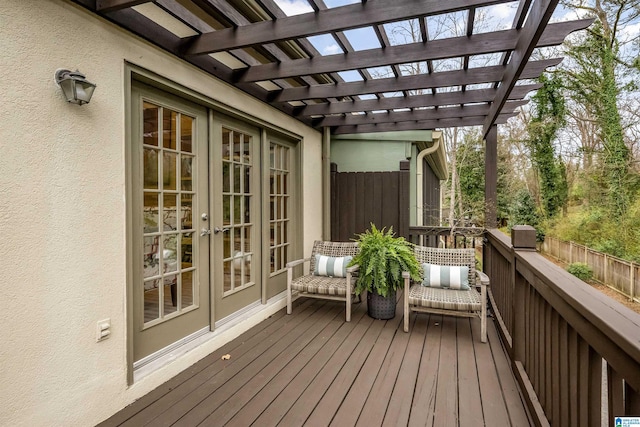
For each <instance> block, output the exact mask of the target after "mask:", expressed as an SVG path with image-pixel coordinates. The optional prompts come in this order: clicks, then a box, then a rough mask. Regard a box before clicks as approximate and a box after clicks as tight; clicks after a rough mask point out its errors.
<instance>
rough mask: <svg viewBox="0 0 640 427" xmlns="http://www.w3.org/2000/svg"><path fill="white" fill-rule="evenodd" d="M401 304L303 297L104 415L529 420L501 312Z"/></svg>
mask: <svg viewBox="0 0 640 427" xmlns="http://www.w3.org/2000/svg"><path fill="white" fill-rule="evenodd" d="M399 297H401V295H399ZM399 302H401V300H399ZM396 313H397V315H396V317H395V318H394V319H391V320H389V321H383V320H374V319H371V318H369V317H368V316H367V315H366V302H362V303H360V304H354V306H353V316H352V321H351V322H349V323H347V322H344V306H343V304H342V303H339V302H333V301H322V300H312V299H299V300H297V301H295V303H294V311H293V314H292V315H290V316H287V315H285V314H284V310H282V311H280V312H278V313H276V314H275V315H273V316H271V317H270V318H269V319H267V320H265V321H264V322H262V323H260V324H259V325H256V326H255V327H254V328H252V329H251V330H249V331H247V332H245V333H244V334H242V335H241V336H239V337H238V338H237V339H235V340H233V341H231V342H230V343H228V344H226V345H224V346H223V347H221V348H220V349H218V350H216V351H214V352H213V353H211V354H210V355H209V356H207V357H206V358H204V359H203V360H202V361H200V362H198V363H196V364H195V365H193V366H192V367H190V368H188V369H187V370H185V371H184V372H182V373H181V374H179V375H177V376H176V377H174V378H172V379H171V380H170V381H168V382H167V383H165V384H164V385H162V386H160V387H158V388H157V389H156V390H154V391H152V392H151V393H149V394H147V395H146V396H144V397H142V398H141V399H139V400H138V401H136V402H134V403H133V404H132V405H130V406H128V407H127V408H124V409H123V410H122V411H120V412H118V413H117V414H115V415H114V416H113V417H111V418H110V419H108V420H106V421H105V422H104V423H102V424H101V425H102V426H105V427H108V426H120V425H125V426H127V425H130V426H134V425H135V426H143V425H153V426H154V427H155V426H169V425H174V426H195V425H202V426H219V425H227V426H249V425H255V426H261V427H262V426H277V425H282V426H298V425H308V426H316V425H318V426H320V425H322V426H326V425H331V424H332V425H336V426H355V425H362V426H376V425H387V426H401V425H420V426H425V425H426V426H440V425H452V426H458V425H459V426H465V427H466V426H476V425H480V426H481V425H487V426H493V425H500V426H509V425H512V426H525V425H529V423H530V421H529V418H528V414H527V411H526V409H525V408H524V405H523V403H522V400H521V395H520V392H519V389H518V385H517V383H516V381H515V379H514V377H513V374H512V372H511V370H510V367H509V366H510V365H509V361H508V358H507V356H506V353H505V350H504V348H503V347H502V345H501V343H500V341H499V337H498V334H497V332H496V329H495V326H494V325H493V322H491V321H489V322H488V323H489V325H488V326H489V327H488V332H489V333H488V338H489V342H488V343H487V344H483V343H481V342H480V322H479V319H467V318H454V317H448V316H444V317H443V316H441V315H429V314H418V315H416V314H415V313H414V314H412V316H411V319H410V325H411V330H410V333H408V334H407V333H404V331H403V330H402V305H399V306H398V308H397V311H396ZM224 354H230V355H231V359H229V360H222V359H221V356H222V355H224Z"/></svg>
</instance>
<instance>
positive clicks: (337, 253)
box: [287, 240, 358, 322]
mask: <svg viewBox="0 0 640 427" xmlns="http://www.w3.org/2000/svg"><path fill="white" fill-rule="evenodd" d="M357 253H358V244H357V243H356V242H327V241H321V240H316V241H315V242H314V244H313V250H312V251H311V257H310V258H305V259H299V260H296V261H291V262H289V263H287V314H291V303H292V301H293V294H294V292H295V293H296V294H297V296H298V297H300V296H303V297H309V298H322V299H329V300H337V301H345V304H346V320H347V322H349V321H351V300H352V294H353V285H354V283H352V274H353V273H354V272H355V271H357V269H358V267H357V266H354V267H350V268H347V269H346V277H328V276H320V275H315V274H314V271H315V268H316V255H324V256H329V257H344V256H355V255H356V254H357ZM305 262H309V271H308V274H305V275H303V276H300V277H298V278H295V279H294V277H293V275H294V271H293V270H294V268H295V267H296V266H298V265H301V264H303V263H305ZM347 289H348V290H349V291H348V292H347Z"/></svg>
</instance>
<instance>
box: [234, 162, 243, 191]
mask: <svg viewBox="0 0 640 427" xmlns="http://www.w3.org/2000/svg"><path fill="white" fill-rule="evenodd" d="M240 179H242V166H241V165H237V164H236V165H233V192H234V193H236V194H238V193H240Z"/></svg>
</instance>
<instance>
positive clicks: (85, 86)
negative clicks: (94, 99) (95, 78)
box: [55, 68, 96, 105]
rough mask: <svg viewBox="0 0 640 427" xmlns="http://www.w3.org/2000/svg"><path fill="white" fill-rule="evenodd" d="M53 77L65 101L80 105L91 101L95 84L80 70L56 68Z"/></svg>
mask: <svg viewBox="0 0 640 427" xmlns="http://www.w3.org/2000/svg"><path fill="white" fill-rule="evenodd" d="M55 79H56V83H57V84H58V86H60V88H62V92H64V96H65V98H67V102H71V103H72V104H78V105H82V104H88V103H89V101H91V96H92V95H93V91H94V90H95V88H96V85H95V84H94V83H91V82H90V81H88V80H87V79H86V78H85V76H84V74H82V73H81V72H79V71H77V70H76V71H70V70H65V69H62V68H61V69H59V70H56V76H55Z"/></svg>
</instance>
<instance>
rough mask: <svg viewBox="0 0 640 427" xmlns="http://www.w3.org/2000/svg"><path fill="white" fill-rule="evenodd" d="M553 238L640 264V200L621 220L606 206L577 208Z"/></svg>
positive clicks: (554, 230)
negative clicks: (610, 212)
mask: <svg viewBox="0 0 640 427" xmlns="http://www.w3.org/2000/svg"><path fill="white" fill-rule="evenodd" d="M549 235H552V236H554V237H557V238H558V239H561V240H566V241H573V242H576V243H579V244H581V245H585V246H587V247H590V248H592V249H594V250H596V251H600V252H604V253H606V254H609V255H613V256H616V257H619V258H624V259H627V260H630V261H635V262H640V199H638V198H636V201H635V203H634V204H633V205H632V206H631V207H630V208H629V209H628V211H627V215H625V216H624V217H623V218H620V219H617V218H614V217H613V216H612V215H610V214H609V212H608V210H607V209H606V208H605V207H602V206H578V207H574V208H573V209H572V210H571V211H570V213H569V215H568V216H567V217H566V218H564V219H563V220H562V221H557V222H556V223H555V224H553V226H552V227H551V228H550V229H549Z"/></svg>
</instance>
